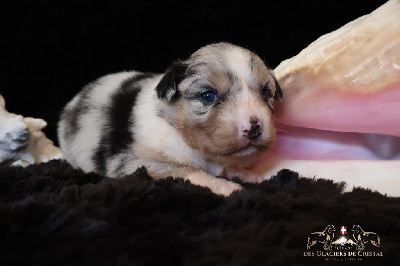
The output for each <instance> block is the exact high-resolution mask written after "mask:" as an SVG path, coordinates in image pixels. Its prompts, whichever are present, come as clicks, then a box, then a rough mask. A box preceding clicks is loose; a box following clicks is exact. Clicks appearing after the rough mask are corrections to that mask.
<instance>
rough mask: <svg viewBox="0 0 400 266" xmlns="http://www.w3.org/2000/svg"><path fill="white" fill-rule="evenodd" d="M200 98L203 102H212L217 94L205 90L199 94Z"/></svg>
mask: <svg viewBox="0 0 400 266" xmlns="http://www.w3.org/2000/svg"><path fill="white" fill-rule="evenodd" d="M200 99H201V101H202V102H204V103H213V102H215V101H216V100H217V95H216V94H215V93H214V92H212V91H207V92H204V93H202V94H201V95H200Z"/></svg>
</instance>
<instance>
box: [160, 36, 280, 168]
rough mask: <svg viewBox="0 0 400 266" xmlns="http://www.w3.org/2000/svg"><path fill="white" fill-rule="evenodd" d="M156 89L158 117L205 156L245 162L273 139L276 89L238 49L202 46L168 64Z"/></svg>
mask: <svg viewBox="0 0 400 266" xmlns="http://www.w3.org/2000/svg"><path fill="white" fill-rule="evenodd" d="M156 90H157V95H158V97H159V99H160V100H161V101H160V105H159V107H158V108H159V109H158V111H159V115H160V116H162V117H164V118H165V119H166V120H167V121H168V123H170V124H171V125H172V126H174V127H175V128H176V129H177V130H178V131H179V132H180V134H181V135H182V136H183V137H184V139H185V141H186V143H187V144H188V145H189V146H191V147H192V148H194V149H197V150H199V151H200V152H201V153H202V154H203V155H205V156H207V157H208V158H210V159H213V160H217V161H222V162H230V163H243V164H247V163H249V162H250V161H251V160H253V159H254V158H255V157H257V156H259V155H260V154H261V153H263V152H265V151H266V150H268V149H269V148H271V147H272V145H273V144H274V143H275V138H276V137H275V129H274V126H273V122H272V113H273V105H274V100H280V99H281V97H282V90H281V89H280V87H279V85H278V83H277V81H276V79H275V77H274V75H273V72H272V70H271V69H268V68H267V67H266V66H265V64H264V63H263V61H262V60H261V59H260V58H259V57H258V56H257V55H256V54H254V53H252V52H250V51H248V50H246V49H244V48H241V47H238V46H234V45H231V44H228V43H218V44H212V45H207V46H205V47H203V48H201V49H199V50H198V51H196V52H195V53H194V54H192V55H191V56H190V57H189V59H187V60H186V61H182V62H176V63H174V64H173V65H172V66H171V67H170V68H169V69H168V70H167V72H166V73H165V75H164V76H163V78H162V79H161V81H160V83H159V84H158V86H157V88H156Z"/></svg>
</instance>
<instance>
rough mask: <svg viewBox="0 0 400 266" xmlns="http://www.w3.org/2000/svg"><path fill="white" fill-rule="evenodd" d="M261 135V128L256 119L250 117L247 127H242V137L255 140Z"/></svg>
mask: <svg viewBox="0 0 400 266" xmlns="http://www.w3.org/2000/svg"><path fill="white" fill-rule="evenodd" d="M261 134H262V128H261V125H260V122H259V120H258V118H257V117H251V118H250V121H249V123H248V124H247V125H242V136H243V137H245V138H247V139H249V140H255V139H257V138H259V137H260V136H261Z"/></svg>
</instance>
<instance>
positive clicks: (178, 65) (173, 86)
mask: <svg viewBox="0 0 400 266" xmlns="http://www.w3.org/2000/svg"><path fill="white" fill-rule="evenodd" d="M186 69H187V65H186V64H185V63H183V62H180V61H176V62H173V63H172V65H171V66H170V67H169V68H168V69H167V71H166V72H165V74H164V76H163V78H162V79H161V81H160V83H158V85H157V87H156V91H157V96H158V98H159V99H162V100H164V101H167V102H169V101H170V100H171V99H172V98H174V97H177V96H179V91H178V85H179V83H180V82H181V81H182V80H183V79H184V78H185V72H186Z"/></svg>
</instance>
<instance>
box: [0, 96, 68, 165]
mask: <svg viewBox="0 0 400 266" xmlns="http://www.w3.org/2000/svg"><path fill="white" fill-rule="evenodd" d="M46 126H47V123H46V122H45V121H44V120H43V119H38V118H31V117H23V116H21V115H16V114H12V113H9V112H7V110H6V109H5V100H4V98H3V97H2V96H1V95H0V163H1V162H9V163H10V164H11V165H14V166H16V165H19V166H27V165H30V164H35V163H36V164H39V163H45V162H48V161H50V160H53V159H62V158H63V157H62V154H61V151H60V149H59V148H57V147H56V146H54V145H53V142H52V141H51V140H49V139H48V138H46V135H45V134H44V133H43V132H42V131H41V130H42V129H43V128H44V127H46Z"/></svg>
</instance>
